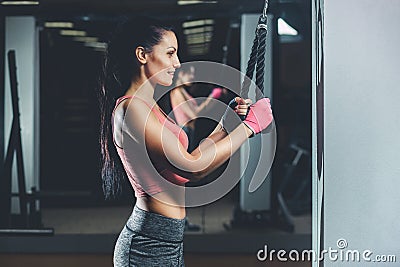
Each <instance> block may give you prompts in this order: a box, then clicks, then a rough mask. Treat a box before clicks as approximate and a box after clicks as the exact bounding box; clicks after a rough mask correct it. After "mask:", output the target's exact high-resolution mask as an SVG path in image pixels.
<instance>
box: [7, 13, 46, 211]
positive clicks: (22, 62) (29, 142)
mask: <svg viewBox="0 0 400 267" xmlns="http://www.w3.org/2000/svg"><path fill="white" fill-rule="evenodd" d="M5 25H6V27H5V28H6V40H5V41H6V42H5V49H6V51H5V52H6V55H7V53H8V51H9V50H15V53H16V65H17V79H18V95H19V108H20V114H21V115H20V120H21V139H22V152H23V157H24V165H25V166H24V167H25V179H26V190H27V191H28V192H29V191H30V189H31V187H32V186H36V187H37V188H38V187H39V56H38V55H39V40H38V31H37V28H36V22H35V18H34V17H29V16H23V17H6V21H5ZM4 64H5V96H4V102H5V106H4V131H5V135H4V136H5V140H4V142H5V149H7V145H8V142H9V134H10V131H11V123H12V116H13V114H12V102H11V89H10V80H9V70H8V61H7V60H6V62H4ZM15 162H16V158H15V157H14V165H13V172H12V176H13V178H12V191H13V192H18V183H17V171H16V164H15ZM18 211H19V203H18V201H16V199H13V201H12V212H18Z"/></svg>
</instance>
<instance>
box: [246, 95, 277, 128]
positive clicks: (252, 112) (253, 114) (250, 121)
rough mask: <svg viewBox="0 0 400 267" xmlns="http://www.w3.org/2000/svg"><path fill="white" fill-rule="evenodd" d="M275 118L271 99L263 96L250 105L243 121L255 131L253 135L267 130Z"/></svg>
mask: <svg viewBox="0 0 400 267" xmlns="http://www.w3.org/2000/svg"><path fill="white" fill-rule="evenodd" d="M272 120H273V116H272V109H271V104H270V100H269V99H268V98H262V99H260V100H258V101H257V102H256V103H255V104H253V105H251V106H250V109H249V113H248V114H247V117H246V119H245V120H244V121H243V123H244V124H246V126H247V127H249V128H250V130H251V131H252V132H253V135H256V134H258V133H260V132H261V131H263V130H265V129H266V128H267V127H268V125H270V124H271V122H272Z"/></svg>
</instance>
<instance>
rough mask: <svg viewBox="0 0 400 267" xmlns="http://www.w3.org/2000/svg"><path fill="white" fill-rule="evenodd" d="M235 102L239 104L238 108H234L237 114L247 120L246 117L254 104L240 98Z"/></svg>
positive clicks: (249, 100)
mask: <svg viewBox="0 0 400 267" xmlns="http://www.w3.org/2000/svg"><path fill="white" fill-rule="evenodd" d="M235 102H236V103H237V105H236V107H235V108H234V110H235V112H236V114H238V115H239V116H244V117H243V119H245V118H246V115H247V113H248V111H249V108H250V105H251V104H252V103H253V101H251V99H249V98H248V99H243V98H240V97H236V98H235Z"/></svg>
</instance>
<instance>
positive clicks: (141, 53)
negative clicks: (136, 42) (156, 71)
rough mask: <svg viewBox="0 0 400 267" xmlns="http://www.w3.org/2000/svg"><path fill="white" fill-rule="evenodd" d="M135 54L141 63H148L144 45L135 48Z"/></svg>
mask: <svg viewBox="0 0 400 267" xmlns="http://www.w3.org/2000/svg"><path fill="white" fill-rule="evenodd" d="M135 55H136V58H137V60H138V61H139V63H140V64H143V65H144V64H146V63H147V59H146V52H145V51H144V47H143V46H138V47H136V49H135Z"/></svg>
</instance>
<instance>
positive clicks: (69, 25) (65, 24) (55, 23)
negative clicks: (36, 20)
mask: <svg viewBox="0 0 400 267" xmlns="http://www.w3.org/2000/svg"><path fill="white" fill-rule="evenodd" d="M44 26H45V27H46V28H73V27H74V24H73V23H72V22H64V21H48V22H45V23H44Z"/></svg>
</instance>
